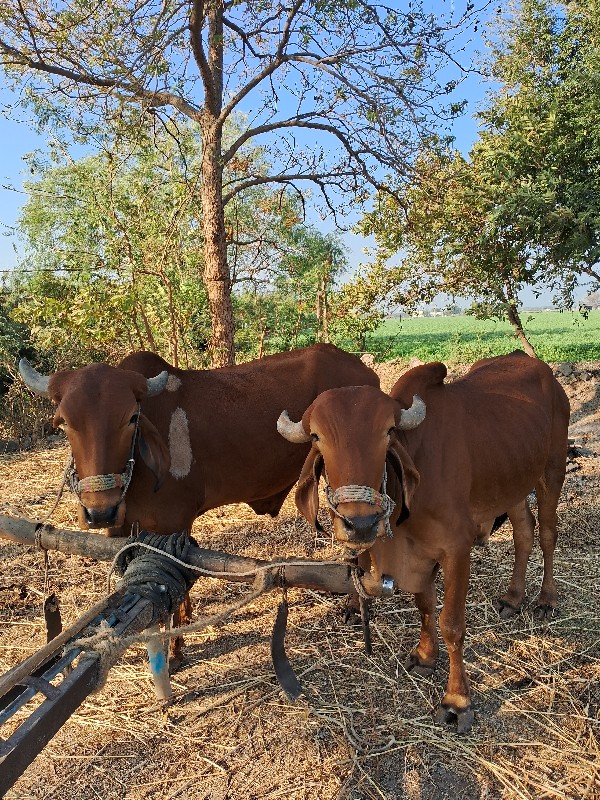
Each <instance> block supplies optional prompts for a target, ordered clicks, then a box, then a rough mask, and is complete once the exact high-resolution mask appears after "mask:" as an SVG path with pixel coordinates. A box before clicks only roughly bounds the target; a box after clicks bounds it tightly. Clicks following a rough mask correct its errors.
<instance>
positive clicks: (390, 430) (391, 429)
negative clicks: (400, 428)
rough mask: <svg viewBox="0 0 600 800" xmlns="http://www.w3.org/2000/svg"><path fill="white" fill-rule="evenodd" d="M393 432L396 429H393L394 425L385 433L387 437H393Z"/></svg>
mask: <svg viewBox="0 0 600 800" xmlns="http://www.w3.org/2000/svg"><path fill="white" fill-rule="evenodd" d="M395 430H396V427H395V425H392V427H391V428H390V429H389V431H388V432H387V435H388V436H393V435H394V431H395Z"/></svg>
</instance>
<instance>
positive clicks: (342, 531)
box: [325, 467, 396, 551]
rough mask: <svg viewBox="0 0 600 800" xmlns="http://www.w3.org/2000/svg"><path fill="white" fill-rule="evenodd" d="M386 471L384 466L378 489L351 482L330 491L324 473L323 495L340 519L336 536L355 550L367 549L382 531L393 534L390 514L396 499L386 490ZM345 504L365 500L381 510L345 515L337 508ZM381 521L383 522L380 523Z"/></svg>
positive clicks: (364, 501) (369, 504)
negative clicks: (379, 489)
mask: <svg viewBox="0 0 600 800" xmlns="http://www.w3.org/2000/svg"><path fill="white" fill-rule="evenodd" d="M386 488H387V471H386V468H385V467H384V470H383V478H382V481H381V491H379V492H378V491H376V490H375V489H373V488H372V487H371V486H358V485H356V484H350V485H348V486H340V487H339V488H338V489H336V490H335V491H332V489H331V487H330V485H329V479H328V478H327V475H326V476H325V496H326V498H327V503H328V505H329V508H330V509H331V511H332V512H333V514H334V516H335V517H337V519H339V520H340V524H339V526H338V527H337V530H336V538H337V539H338V540H340V542H341V543H342V544H344V545H345V546H346V547H348V548H349V549H351V550H354V551H360V550H366V549H368V548H369V547H371V545H372V544H373V543H374V542H375V540H376V539H377V538H378V537H380V536H381V535H383V534H382V530H383V533H384V534H385V535H386V536H389V537H391V536H392V528H391V525H390V517H391V515H392V513H393V511H394V508H395V506H396V504H395V502H394V501H393V500H392V498H391V497H390V496H389V495H388V494H387V492H386ZM346 503H361V504H362V503H364V504H367V505H368V506H372V507H375V508H378V509H380V510H379V511H376V512H374V513H372V514H359V515H353V516H347V515H345V514H343V513H341V512H340V511H339V506H341V505H343V504H346ZM381 523H383V525H382V524H381Z"/></svg>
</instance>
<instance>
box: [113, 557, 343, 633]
mask: <svg viewBox="0 0 600 800" xmlns="http://www.w3.org/2000/svg"><path fill="white" fill-rule="evenodd" d="M133 547H143V548H145V549H146V550H150V551H152V552H153V553H158V554H159V555H161V556H164V557H165V558H169V559H170V560H171V561H173V562H175V564H179V566H180V567H185V568H186V569H191V570H193V571H194V572H198V573H199V574H200V575H207V576H208V577H211V578H249V577H250V576H252V575H258V574H259V573H261V572H269V570H272V569H279V568H280V567H306V566H310V565H311V564H310V562H307V561H300V560H298V561H270V562H269V563H268V564H262V565H257V566H256V567H253V568H252V569H249V570H246V571H244V572H221V571H220V570H214V569H206V568H205V567H197V566H196V565H195V564H189V563H187V562H186V561H182V560H181V559H180V558H177V556H174V555H171V553H165V551H164V550H160V549H159V548H158V547H153V546H152V545H150V544H146V543H145V542H130V543H129V544H126V545H124V546H123V547H122V548H121V549H120V550H119V552H118V553H117V554H116V556H115V557H114V558H113V561H112V564H111V565H110V570H109V572H108V578H107V591H109V592H110V579H111V577H112V574H113V572H114V570H115V566H116V564H117V560H118V559H119V557H120V556H121V554H122V553H124V552H126V551H127V550H130V549H131V548H133ZM318 564H319V566H321V565H323V566H331V565H334V564H335V565H338V566H339V565H340V564H347V562H346V561H341V560H338V561H319V562H318ZM178 630H179V629H178Z"/></svg>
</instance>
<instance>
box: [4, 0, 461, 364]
mask: <svg viewBox="0 0 600 800" xmlns="http://www.w3.org/2000/svg"><path fill="white" fill-rule="evenodd" d="M466 9H467V10H466V12H465V13H464V15H462V16H460V15H456V16H452V12H450V13H451V16H450V17H446V18H444V17H442V16H440V17H435V15H433V14H432V13H430V11H429V10H428V8H427V7H426V8H424V7H423V5H422V4H421V2H420V1H419V0H414V2H410V3H407V4H406V5H405V6H403V7H402V8H400V7H397V8H389V7H386V6H382V5H378V4H376V3H369V2H366V1H361V2H337V1H336V0H332V1H331V2H326V3H323V2H316V0H294V2H293V3H292V4H290V5H285V4H276V5H272V4H264V3H255V2H239V0H230V1H229V2H221V1H219V2H217V1H216V0H184V2H178V0H161V2H158V0H141V1H140V2H136V3H133V2H131V0H108V1H107V2H102V3H95V4H94V3H92V4H91V3H90V2H89V0H71V1H70V2H69V3H68V4H65V3H64V2H59V0H20V2H19V3H18V4H14V3H8V4H5V5H4V7H3V9H2V11H1V12H0V53H1V54H2V64H3V66H4V69H5V71H6V73H7V75H8V76H9V78H10V79H11V80H12V81H13V85H15V86H17V85H19V86H23V87H24V89H23V91H24V92H25V94H26V96H27V97H28V98H29V100H30V102H31V103H32V105H33V106H34V108H35V110H36V112H37V114H38V117H39V119H40V120H41V121H42V122H43V121H52V122H53V123H56V122H62V123H65V124H68V125H71V127H75V129H76V131H77V133H78V135H79V137H80V138H81V139H82V140H84V141H85V140H87V139H89V137H90V136H92V135H93V136H98V135H100V132H101V130H102V127H103V126H104V124H105V122H106V120H113V121H116V122H118V121H119V120H120V118H121V116H122V115H123V113H124V109H125V108H127V107H131V106H133V107H135V108H136V109H138V113H139V114H140V115H141V117H142V118H144V117H151V118H152V119H154V120H155V121H156V124H157V125H159V126H160V125H161V124H163V122H164V121H165V119H166V118H167V116H168V114H169V113H171V114H173V115H174V116H175V117H181V116H184V117H187V118H188V119H189V120H191V121H192V122H193V123H194V124H195V125H197V126H198V127H199V129H200V131H201V136H202V157H201V159H200V162H199V164H198V166H197V170H198V172H197V177H198V184H199V186H200V194H201V205H202V209H203V213H202V217H201V223H200V224H201V234H202V246H203V259H200V258H199V257H198V258H197V263H198V264H200V263H201V262H202V264H203V269H204V279H205V286H206V291H207V297H208V303H209V308H210V315H211V325H212V331H211V347H212V355H213V362H214V363H215V364H224V363H231V362H232V361H233V358H234V345H233V335H234V326H233V318H232V305H231V288H232V275H231V272H230V267H229V264H228V260H227V245H226V242H227V236H226V233H227V228H226V219H225V209H226V207H227V206H228V205H229V204H230V203H232V202H233V200H234V199H235V198H236V197H238V196H242V195H244V194H245V193H246V192H247V191H248V190H251V189H252V188H254V187H256V186H261V185H265V184H267V183H274V184H275V185H276V186H278V187H279V188H280V189H281V190H282V191H285V190H290V191H291V192H293V193H297V195H298V196H300V197H302V198H303V202H304V195H305V191H306V190H305V188H304V187H307V186H308V187H310V186H314V187H316V188H317V190H318V191H319V192H320V193H321V194H322V198H323V202H324V205H325V207H326V208H328V209H329V211H330V212H334V207H335V206H337V205H338V204H339V202H340V198H344V197H345V198H350V199H352V200H354V199H358V200H359V201H360V200H362V199H363V197H364V191H365V188H366V187H381V186H382V185H383V180H382V179H381V177H379V176H380V174H381V173H382V172H389V173H398V172H402V171H403V170H404V169H405V168H406V167H407V165H408V164H409V163H410V161H411V158H412V156H413V153H414V149H415V146H416V144H417V142H418V141H419V139H420V138H422V137H423V136H425V135H429V133H430V130H431V128H432V121H433V120H434V119H436V117H437V116H439V115H440V114H442V111H441V110H440V106H439V103H438V100H439V98H440V97H444V96H445V95H446V94H448V93H450V92H452V90H453V89H454V88H455V87H456V83H457V80H459V79H460V75H461V73H460V70H459V69H458V68H457V69H456V70H455V74H454V75H449V69H450V67H451V66H455V67H457V64H456V59H455V58H454V56H453V54H452V52H451V50H452V48H456V49H459V46H460V45H459V44H458V43H457V39H458V37H459V36H460V33H461V31H462V30H464V29H465V27H466V26H467V25H468V24H470V23H471V22H472V21H473V19H474V18H475V10H474V8H473V4H467V6H466ZM439 67H441V69H440V71H439V72H438V68H439ZM438 75H443V76H444V80H443V81H442V82H440V81H439V79H438V77H437V76H438ZM459 107H460V104H458V105H457V104H456V103H455V104H454V106H452V107H451V109H450V110H451V111H452V110H454V111H456V110H458V108H459ZM240 111H246V113H247V118H246V119H247V123H246V125H245V127H244V129H243V130H241V131H240V132H239V134H238V135H237V136H236V137H235V138H234V139H233V140H232V141H226V136H225V126H226V124H227V122H228V120H230V118H231V116H232V115H233V114H236V113H238V112H240ZM94 115H95V116H94ZM251 141H253V142H254V143H255V144H258V143H259V142H261V141H267V142H268V143H269V148H270V163H271V165H272V166H273V168H272V169H271V168H266V167H265V166H264V165H263V166H259V167H256V165H253V164H251V163H246V156H245V147H246V145H247V143H249V142H251Z"/></svg>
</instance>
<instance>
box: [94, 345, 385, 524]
mask: <svg viewBox="0 0 600 800" xmlns="http://www.w3.org/2000/svg"><path fill="white" fill-rule="evenodd" d="M119 368H120V369H123V370H133V371H135V372H139V373H142V375H144V376H145V377H147V378H149V377H151V376H153V375H156V374H157V373H159V372H161V371H162V370H167V371H168V373H169V380H168V383H167V387H166V390H165V391H164V392H162V393H161V394H160V395H158V396H156V397H150V398H147V399H146V400H144V401H143V402H142V412H143V414H144V415H145V416H146V417H147V418H148V419H149V420H150V422H151V423H152V424H153V425H154V426H155V427H156V429H157V430H158V433H159V435H160V437H161V438H162V440H163V441H164V442H165V443H166V444H167V445H168V449H169V456H170V465H169V468H168V472H167V474H166V476H165V479H164V481H163V483H162V485H161V487H160V488H159V489H158V490H157V491H155V482H156V481H155V477H154V475H153V474H152V473H151V470H150V469H149V468H148V467H147V466H146V464H144V463H143V461H139V462H138V463H137V464H136V467H135V469H134V473H133V479H132V481H131V486H130V488H129V492H128V495H127V498H126V501H127V509H126V517H125V527H126V528H127V527H128V526H129V525H130V524H131V523H133V522H139V524H140V525H141V526H143V527H144V528H148V529H150V530H153V531H155V532H157V533H171V532H173V531H175V530H181V529H183V528H186V527H187V528H189V527H191V524H192V522H193V520H194V519H195V518H196V517H197V516H199V515H200V514H202V513H204V512H205V511H207V510H209V509H211V508H216V507H218V506H221V505H224V504H228V503H239V502H245V503H248V505H250V506H251V508H252V509H253V510H254V511H255V512H256V513H257V514H270V515H271V516H275V515H276V514H277V513H278V512H279V510H280V509H281V506H282V504H283V502H284V500H285V498H286V496H287V494H288V493H289V491H290V489H291V488H292V486H293V485H294V483H295V482H296V480H297V478H298V473H299V472H300V468H301V466H302V463H303V461H304V458H305V457H306V454H307V452H308V449H309V447H308V446H306V447H301V448H298V447H297V446H295V445H293V444H290V443H289V442H286V441H285V440H284V439H283V438H282V437H281V436H279V434H278V433H277V428H276V424H277V418H278V416H279V414H280V412H281V409H282V408H288V409H290V410H292V411H293V412H294V413H301V411H303V410H304V409H305V408H306V407H307V406H308V405H309V404H310V403H311V402H312V401H313V400H314V399H315V398H316V397H317V395H318V394H320V393H321V392H322V391H324V390H326V389H330V388H335V387H340V386H349V385H364V384H367V385H371V386H379V378H378V377H377V375H376V374H375V372H373V370H371V369H369V368H368V367H367V366H366V365H365V364H363V363H362V362H361V361H360V359H358V358H357V357H355V356H353V355H351V354H349V353H346V352H344V351H342V350H340V349H338V348H336V347H334V346H333V345H328V344H317V345H313V346H312V347H308V348H304V349H300V350H293V351H290V352H286V353H279V354H276V355H272V356H267V357H265V358H262V359H258V360H254V361H250V362H248V363H245V364H240V365H237V366H234V367H223V368H220V369H212V370H198V371H196V370H181V369H176V368H174V367H172V366H171V365H170V364H168V363H167V362H166V361H164V359H162V358H160V357H159V356H157V355H155V354H153V353H148V352H140V353H134V354H132V355H130V356H127V358H125V359H124V360H123V361H122V362H121V364H120V365H119ZM96 413H97V412H96Z"/></svg>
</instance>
